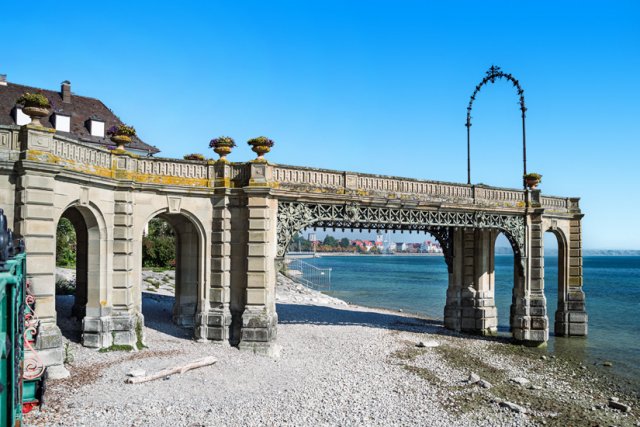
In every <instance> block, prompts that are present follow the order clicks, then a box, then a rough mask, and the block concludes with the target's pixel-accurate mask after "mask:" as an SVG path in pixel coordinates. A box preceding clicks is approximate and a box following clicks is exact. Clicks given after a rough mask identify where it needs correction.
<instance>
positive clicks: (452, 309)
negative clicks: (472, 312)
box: [444, 303, 461, 331]
mask: <svg viewBox="0 0 640 427" xmlns="http://www.w3.org/2000/svg"><path fill="white" fill-rule="evenodd" d="M460 318H461V309H460V306H459V305H458V304H457V303H452V304H447V305H446V306H445V307H444V327H445V328H447V329H451V330H452V331H459V330H460V329H461V324H460Z"/></svg>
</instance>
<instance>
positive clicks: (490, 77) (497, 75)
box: [465, 65, 527, 189]
mask: <svg viewBox="0 0 640 427" xmlns="http://www.w3.org/2000/svg"><path fill="white" fill-rule="evenodd" d="M496 79H505V80H508V81H510V82H511V83H512V84H513V86H514V87H515V88H516V91H517V93H518V97H519V103H520V111H521V115H522V164H523V174H522V175H523V186H524V188H525V189H526V188H527V186H526V184H525V181H524V175H526V174H527V136H526V127H525V117H526V111H527V107H526V106H525V102H524V89H522V86H520V82H519V81H518V80H517V79H516V78H515V77H513V75H511V74H509V73H505V72H503V71H502V70H501V69H500V67H496V66H495V65H492V66H491V67H490V68H489V70H488V71H487V72H486V76H485V77H484V78H483V79H482V81H481V82H480V83H479V84H478V85H477V86H476V88H475V90H474V91H473V94H472V95H471V98H470V99H469V105H468V106H467V123H466V124H465V126H466V127H467V184H471V110H472V108H473V101H475V100H476V96H477V95H478V93H479V92H480V89H482V87H483V86H484V85H486V84H487V83H489V82H491V83H495V82H496Z"/></svg>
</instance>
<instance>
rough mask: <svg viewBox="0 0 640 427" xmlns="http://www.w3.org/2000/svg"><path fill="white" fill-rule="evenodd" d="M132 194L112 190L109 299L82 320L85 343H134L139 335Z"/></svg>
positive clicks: (106, 345) (139, 319)
mask: <svg viewBox="0 0 640 427" xmlns="http://www.w3.org/2000/svg"><path fill="white" fill-rule="evenodd" d="M133 237H134V236H133V194H132V192H129V191H116V192H115V193H114V229H113V281H112V283H113V289H112V291H111V300H110V301H105V302H104V303H105V307H104V308H103V310H102V311H101V313H100V317H93V318H89V316H87V317H85V320H84V334H83V340H84V344H85V345H88V346H92V347H108V346H110V345H113V344H117V345H130V346H133V347H135V346H136V342H137V340H138V337H137V335H136V326H137V324H138V322H140V333H142V332H141V331H142V321H143V318H142V313H137V312H136V311H137V310H136V305H135V300H134V296H133V289H135V287H134V280H135V278H134V274H133V273H134V256H133V241H134V238H133Z"/></svg>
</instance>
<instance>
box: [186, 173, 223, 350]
mask: <svg viewBox="0 0 640 427" xmlns="http://www.w3.org/2000/svg"><path fill="white" fill-rule="evenodd" d="M216 169H222V171H221V174H222V178H223V180H222V182H221V184H222V188H216V190H215V194H214V196H213V200H212V202H213V220H212V233H211V288H210V290H209V307H208V311H206V312H203V313H200V314H199V315H198V320H197V322H198V326H197V327H196V331H195V332H196V338H197V339H209V340H215V341H223V342H228V341H229V339H230V338H231V319H232V318H231V310H230V303H231V212H230V210H229V195H230V189H229V188H226V186H225V181H224V177H226V176H228V171H229V165H228V164H225V163H223V162H218V164H216ZM227 182H228V180H227Z"/></svg>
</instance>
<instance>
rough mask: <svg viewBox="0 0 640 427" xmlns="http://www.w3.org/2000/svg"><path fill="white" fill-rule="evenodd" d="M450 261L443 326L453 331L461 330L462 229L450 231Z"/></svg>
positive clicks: (463, 235)
mask: <svg viewBox="0 0 640 427" xmlns="http://www.w3.org/2000/svg"><path fill="white" fill-rule="evenodd" d="M452 233H453V237H452V245H453V251H452V259H451V270H450V271H449V285H448V286H447V302H446V305H445V307H444V326H445V327H446V328H448V329H451V330H454V331H460V330H462V287H463V279H464V263H465V258H464V243H465V232H464V229H459V228H457V229H453V231H452Z"/></svg>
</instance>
